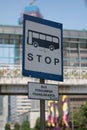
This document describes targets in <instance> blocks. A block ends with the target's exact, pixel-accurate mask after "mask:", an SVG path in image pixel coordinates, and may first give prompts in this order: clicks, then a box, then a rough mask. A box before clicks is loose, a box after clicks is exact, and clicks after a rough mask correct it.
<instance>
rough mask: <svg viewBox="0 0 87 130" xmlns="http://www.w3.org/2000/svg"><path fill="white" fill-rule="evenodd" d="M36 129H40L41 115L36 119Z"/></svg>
mask: <svg viewBox="0 0 87 130" xmlns="http://www.w3.org/2000/svg"><path fill="white" fill-rule="evenodd" d="M35 129H36V130H40V117H38V118H37V120H36V124H35Z"/></svg>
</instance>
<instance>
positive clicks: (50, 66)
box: [22, 14, 63, 81]
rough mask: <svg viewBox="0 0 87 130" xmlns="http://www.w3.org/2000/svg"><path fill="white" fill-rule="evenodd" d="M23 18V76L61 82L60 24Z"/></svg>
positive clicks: (27, 17) (61, 35)
mask: <svg viewBox="0 0 87 130" xmlns="http://www.w3.org/2000/svg"><path fill="white" fill-rule="evenodd" d="M23 17H24V21H23V59H22V61H23V62H22V72H23V76H31V77H35V78H41V79H48V80H56V81H63V43H62V42H63V40H62V39H63V31H62V24H61V23H56V22H53V21H49V20H45V19H41V18H37V17H33V16H29V15H26V14H24V16H23Z"/></svg>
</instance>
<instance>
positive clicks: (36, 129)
mask: <svg viewBox="0 0 87 130" xmlns="http://www.w3.org/2000/svg"><path fill="white" fill-rule="evenodd" d="M47 126H48V124H47V121H45V127H46V128H47ZM35 130H40V117H38V118H37V120H36V124H35Z"/></svg>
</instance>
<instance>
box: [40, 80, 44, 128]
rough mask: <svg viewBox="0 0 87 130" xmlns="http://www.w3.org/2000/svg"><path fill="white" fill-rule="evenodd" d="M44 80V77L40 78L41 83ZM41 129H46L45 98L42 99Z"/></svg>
mask: <svg viewBox="0 0 87 130" xmlns="http://www.w3.org/2000/svg"><path fill="white" fill-rule="evenodd" d="M44 82H45V81H44V79H40V83H44ZM40 130H45V100H40Z"/></svg>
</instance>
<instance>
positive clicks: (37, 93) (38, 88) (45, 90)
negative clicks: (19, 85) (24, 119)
mask: <svg viewBox="0 0 87 130" xmlns="http://www.w3.org/2000/svg"><path fill="white" fill-rule="evenodd" d="M28 90H29V95H28V96H29V98H32V99H45V100H58V86H57V85H54V84H53V85H50V84H49V85H48V84H39V83H28Z"/></svg>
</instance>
